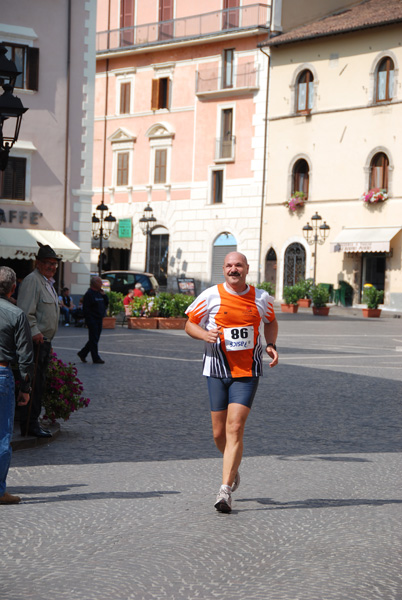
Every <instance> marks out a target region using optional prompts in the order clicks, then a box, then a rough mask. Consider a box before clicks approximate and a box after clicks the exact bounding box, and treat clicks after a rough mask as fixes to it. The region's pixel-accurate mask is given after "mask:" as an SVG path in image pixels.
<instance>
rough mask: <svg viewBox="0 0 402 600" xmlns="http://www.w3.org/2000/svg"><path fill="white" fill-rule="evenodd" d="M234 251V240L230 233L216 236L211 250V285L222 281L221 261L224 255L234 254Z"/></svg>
mask: <svg viewBox="0 0 402 600" xmlns="http://www.w3.org/2000/svg"><path fill="white" fill-rule="evenodd" d="M236 250H237V242H236V238H235V237H234V236H233V235H232V234H231V233H227V232H224V233H221V234H220V235H218V237H217V238H216V240H215V241H214V247H213V249H212V271H211V285H216V284H217V283H222V282H223V281H224V277H223V272H222V267H223V260H224V258H225V256H226V254H229V252H236Z"/></svg>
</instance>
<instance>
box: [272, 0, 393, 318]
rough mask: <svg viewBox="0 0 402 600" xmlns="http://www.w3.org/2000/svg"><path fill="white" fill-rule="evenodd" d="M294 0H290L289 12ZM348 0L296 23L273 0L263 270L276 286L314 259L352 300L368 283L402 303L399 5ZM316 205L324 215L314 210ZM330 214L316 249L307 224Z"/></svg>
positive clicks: (305, 274)
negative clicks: (284, 19) (288, 23)
mask: <svg viewBox="0 0 402 600" xmlns="http://www.w3.org/2000/svg"><path fill="white" fill-rule="evenodd" d="M279 4H282V3H279ZM291 4H292V2H290V1H288V2H285V0H284V3H283V5H282V9H283V10H284V11H285V13H286V14H291V11H290V5H291ZM294 4H295V3H294V2H293V5H294ZM332 4H334V3H332ZM341 4H343V7H342V9H341V10H339V7H338V10H337V11H336V12H332V13H331V14H329V15H327V16H326V17H322V16H321V15H319V16H320V18H319V19H317V20H310V22H309V23H308V24H306V25H302V26H299V27H296V28H293V29H290V30H287V28H286V27H281V23H280V20H279V19H278V5H277V6H276V19H277V21H276V34H277V35H276V36H274V35H273V36H272V37H271V38H270V40H269V42H268V46H269V49H270V55H271V62H270V69H269V113H268V116H269V136H268V172H267V198H266V205H265V210H264V227H263V243H262V252H263V258H264V262H265V273H266V276H267V278H268V277H270V276H271V277H272V276H273V278H274V280H275V283H276V288H277V297H278V298H279V297H281V296H282V290H283V287H284V285H292V284H293V283H295V282H296V281H297V280H298V279H300V278H309V277H313V276H314V272H315V271H316V281H317V283H320V282H321V283H328V284H331V285H333V286H334V288H338V287H339V285H340V282H341V281H345V282H347V283H348V284H349V285H350V286H351V287H352V288H353V303H354V304H358V303H360V302H361V301H362V290H363V286H364V285H365V284H367V283H371V284H373V285H375V286H376V287H377V288H379V289H383V290H385V302H384V304H385V305H386V306H388V307H390V308H394V309H401V308H402V268H401V263H402V234H401V230H402V175H401V173H402V170H401V168H400V166H401V164H402V151H401V145H400V141H401V134H402V130H401V123H402V87H401V80H400V69H399V66H400V65H401V61H402V50H401V44H402V7H401V5H400V3H399V2H396V1H393V0H387V1H386V0H368V1H366V2H354V3H345V2H343V3H341ZM347 4H349V6H347ZM331 8H332V9H335V8H336V7H334V6H331ZM285 9H286V10H285ZM274 11H275V8H274ZM286 11H287V12H286ZM279 12H280V11H279ZM281 31H282V33H280V32H281ZM370 190H374V192H370ZM292 197H293V201H292V202H290V206H289V201H290V200H291V199H292ZM368 200H369V201H368ZM375 200H378V202H375ZM316 213H318V216H320V217H321V218H322V219H321V220H318V221H317V220H314V219H313V221H311V218H312V217H313V216H314V215H316ZM324 221H325V222H326V224H327V225H328V226H329V227H330V229H329V230H327V231H326V233H328V234H329V235H328V237H327V239H326V241H325V242H324V243H322V244H321V242H322V241H323V239H321V236H320V234H321V233H324V232H323V230H322V229H321V230H318V242H319V243H318V244H316V249H315V246H314V244H312V245H310V243H308V241H307V240H306V239H305V235H304V234H305V233H306V231H304V232H303V227H304V226H305V225H306V223H307V222H308V223H310V226H313V225H314V223H317V222H318V224H321V225H323V224H324ZM310 241H312V240H310ZM315 250H316V251H315ZM272 274H273V275H272Z"/></svg>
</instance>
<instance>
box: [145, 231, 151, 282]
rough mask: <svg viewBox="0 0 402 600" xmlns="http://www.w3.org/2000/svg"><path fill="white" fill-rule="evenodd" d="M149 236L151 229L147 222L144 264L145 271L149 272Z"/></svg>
mask: <svg viewBox="0 0 402 600" xmlns="http://www.w3.org/2000/svg"><path fill="white" fill-rule="evenodd" d="M150 237H151V230H150V228H149V224H148V223H147V258H146V264H145V271H146V272H147V273H149V253H150V250H151V248H150V246H151V243H150V242H151V240H150V239H149V238H150Z"/></svg>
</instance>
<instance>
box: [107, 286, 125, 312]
mask: <svg viewBox="0 0 402 600" xmlns="http://www.w3.org/2000/svg"><path fill="white" fill-rule="evenodd" d="M107 295H108V297H109V306H108V309H107V312H108V315H109V317H115V316H116V315H118V314H120V313H121V312H122V311H123V310H124V304H123V298H124V296H123V294H121V293H120V292H112V291H110V292H107Z"/></svg>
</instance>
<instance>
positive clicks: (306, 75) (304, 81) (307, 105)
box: [296, 69, 314, 112]
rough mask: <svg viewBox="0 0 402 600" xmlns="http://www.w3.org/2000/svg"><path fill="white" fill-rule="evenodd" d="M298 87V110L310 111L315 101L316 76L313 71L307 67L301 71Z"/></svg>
mask: <svg viewBox="0 0 402 600" xmlns="http://www.w3.org/2000/svg"><path fill="white" fill-rule="evenodd" d="M296 89H297V93H296V111H297V112H306V111H308V112H309V111H310V110H311V109H312V108H313V102H314V77H313V74H312V72H311V71H309V70H308V69H306V70H305V71H302V72H301V73H300V75H299V77H298V78H297V83H296Z"/></svg>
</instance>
